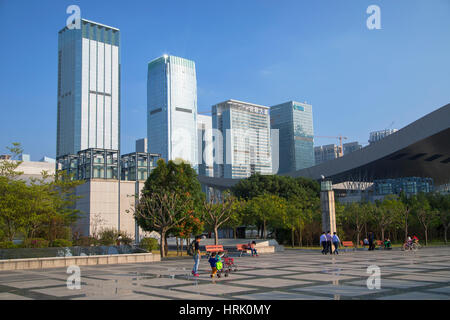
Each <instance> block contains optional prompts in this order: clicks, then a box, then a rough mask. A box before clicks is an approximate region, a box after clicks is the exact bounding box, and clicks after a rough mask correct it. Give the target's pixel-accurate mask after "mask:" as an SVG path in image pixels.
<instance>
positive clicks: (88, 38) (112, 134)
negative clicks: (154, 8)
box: [56, 19, 120, 157]
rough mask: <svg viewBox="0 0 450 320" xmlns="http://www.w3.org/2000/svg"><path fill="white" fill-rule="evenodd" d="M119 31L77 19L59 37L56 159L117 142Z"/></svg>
mask: <svg viewBox="0 0 450 320" xmlns="http://www.w3.org/2000/svg"><path fill="white" fill-rule="evenodd" d="M119 46H120V31H119V29H116V28H113V27H109V26H106V25H103V24H100V23H96V22H92V21H88V20H84V19H82V20H81V28H80V29H72V30H71V29H68V28H67V27H65V28H64V29H62V30H61V31H59V37H58V118H57V121H58V122H57V147H56V156H57V157H60V156H63V155H68V154H77V152H78V151H80V150H85V149H89V148H99V149H112V150H118V149H119V143H120V53H119Z"/></svg>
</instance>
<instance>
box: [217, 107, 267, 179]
mask: <svg viewBox="0 0 450 320" xmlns="http://www.w3.org/2000/svg"><path fill="white" fill-rule="evenodd" d="M212 118H213V119H212V122H213V129H217V131H218V132H220V133H221V137H218V136H216V135H215V136H214V141H215V144H214V177H221V178H232V179H239V178H247V177H249V176H251V175H252V174H255V173H260V174H272V159H271V136H270V116H269V108H268V107H266V106H261V105H257V104H252V103H247V102H242V101H237V100H228V101H225V102H222V103H219V104H216V105H214V106H213V107H212Z"/></svg>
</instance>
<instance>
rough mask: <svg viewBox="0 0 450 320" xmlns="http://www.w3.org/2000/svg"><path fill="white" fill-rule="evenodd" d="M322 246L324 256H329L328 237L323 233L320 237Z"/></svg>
mask: <svg viewBox="0 0 450 320" xmlns="http://www.w3.org/2000/svg"><path fill="white" fill-rule="evenodd" d="M320 245H321V246H322V254H327V236H326V235H325V232H322V235H321V236H320Z"/></svg>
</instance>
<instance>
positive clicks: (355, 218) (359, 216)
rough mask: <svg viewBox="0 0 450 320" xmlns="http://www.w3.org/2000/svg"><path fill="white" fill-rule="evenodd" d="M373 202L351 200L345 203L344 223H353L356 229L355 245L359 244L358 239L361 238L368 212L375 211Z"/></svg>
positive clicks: (367, 219)
mask: <svg viewBox="0 0 450 320" xmlns="http://www.w3.org/2000/svg"><path fill="white" fill-rule="evenodd" d="M375 211H376V207H375V204H373V203H370V202H367V203H360V202H352V203H350V204H347V205H346V206H345V209H344V221H346V223H348V224H350V225H353V226H354V228H355V231H356V246H357V247H358V246H359V241H360V239H361V232H362V230H363V228H364V227H365V225H366V223H367V222H368V221H369V214H370V212H375Z"/></svg>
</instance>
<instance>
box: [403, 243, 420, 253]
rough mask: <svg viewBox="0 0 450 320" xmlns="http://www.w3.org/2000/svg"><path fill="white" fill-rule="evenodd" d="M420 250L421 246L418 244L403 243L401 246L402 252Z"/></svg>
mask: <svg viewBox="0 0 450 320" xmlns="http://www.w3.org/2000/svg"><path fill="white" fill-rule="evenodd" d="M420 248H422V246H421V245H420V244H419V243H418V242H412V243H408V242H405V243H404V244H403V246H402V251H408V250H409V251H417V250H419V249H420Z"/></svg>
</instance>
